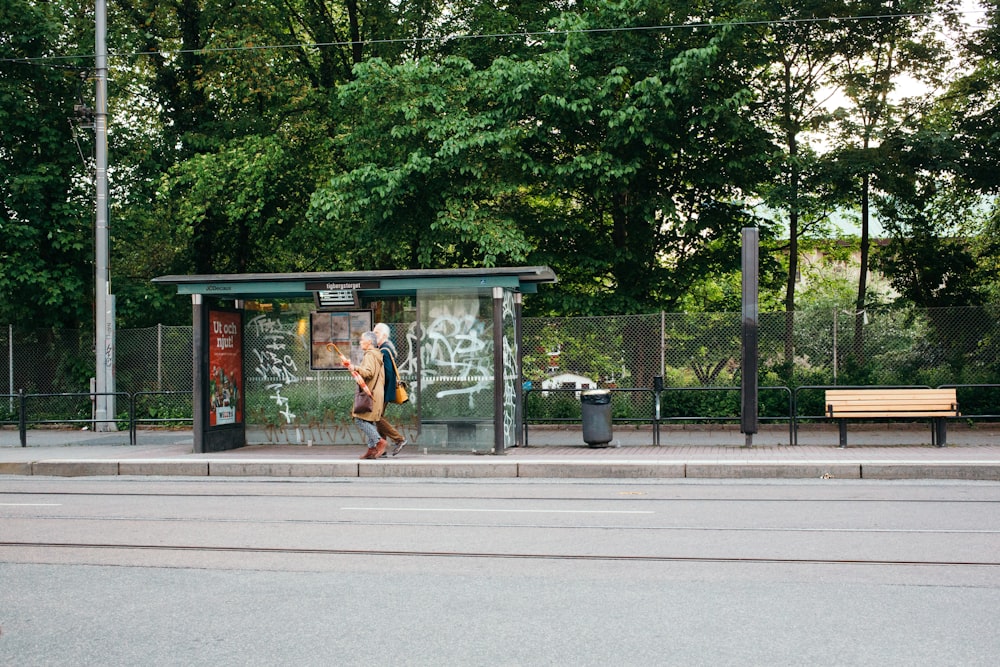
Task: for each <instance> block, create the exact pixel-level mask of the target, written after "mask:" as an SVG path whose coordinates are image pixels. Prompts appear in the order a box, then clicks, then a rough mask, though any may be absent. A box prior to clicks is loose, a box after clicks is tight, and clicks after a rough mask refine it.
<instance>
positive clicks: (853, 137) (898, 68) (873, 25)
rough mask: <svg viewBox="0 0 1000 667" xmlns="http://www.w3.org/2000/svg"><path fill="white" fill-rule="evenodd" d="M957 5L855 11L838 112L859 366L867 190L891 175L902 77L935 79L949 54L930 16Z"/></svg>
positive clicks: (908, 2) (914, 0) (943, 0)
mask: <svg viewBox="0 0 1000 667" xmlns="http://www.w3.org/2000/svg"><path fill="white" fill-rule="evenodd" d="M953 5H954V0H889V1H884V0H872V2H870V3H864V2H863V3H860V4H859V5H857V6H856V10H857V11H858V12H859V16H863V17H874V18H872V19H871V20H868V19H861V20H858V21H856V22H855V29H854V30H852V31H851V33H850V38H851V39H850V41H848V42H845V44H844V47H843V52H844V53H845V54H846V61H845V67H844V69H843V73H842V74H841V75H840V76H838V77H837V79H836V82H837V83H838V84H839V85H840V87H841V89H842V91H843V94H844V96H845V98H846V99H847V100H848V101H849V102H850V106H848V107H844V108H841V109H839V110H838V114H837V115H838V123H839V130H840V137H839V146H838V148H837V152H836V153H837V157H838V160H839V161H840V162H841V164H842V168H843V172H844V173H845V174H847V175H849V176H850V178H851V182H852V192H853V193H854V194H855V195H856V196H857V198H858V205H859V208H860V214H861V258H860V265H861V266H860V271H859V278H858V290H857V298H856V300H855V334H854V355H855V358H856V361H857V362H858V363H859V364H860V363H863V361H864V313H865V308H866V297H867V292H868V289H867V280H868V270H869V253H870V250H871V240H870V221H871V197H872V190H873V188H874V187H877V185H878V180H879V178H880V177H884V178H886V179H889V180H891V179H893V178H894V174H893V172H894V170H895V164H894V163H895V160H894V159H893V158H892V157H891V156H890V155H889V152H888V149H889V148H890V147H891V146H892V144H885V143H884V141H885V140H886V139H887V138H888V137H890V136H896V137H897V138H898V137H900V136H902V135H901V133H899V132H897V131H896V130H897V128H898V124H899V123H900V116H899V115H898V107H897V105H896V103H895V100H894V97H893V94H894V91H895V89H896V87H897V85H898V82H899V78H900V77H901V76H902V75H904V74H906V75H911V76H914V77H915V78H917V79H918V80H925V81H933V80H934V78H935V75H936V74H937V73H938V72H939V71H940V70H941V68H942V67H943V65H944V63H945V61H946V60H947V58H948V56H949V52H948V50H947V48H946V46H945V45H944V43H943V42H942V41H941V39H940V37H939V35H938V33H937V32H936V29H935V26H934V25H933V22H932V19H931V16H932V15H933V12H934V10H940V9H943V8H944V9H947V8H949V7H953Z"/></svg>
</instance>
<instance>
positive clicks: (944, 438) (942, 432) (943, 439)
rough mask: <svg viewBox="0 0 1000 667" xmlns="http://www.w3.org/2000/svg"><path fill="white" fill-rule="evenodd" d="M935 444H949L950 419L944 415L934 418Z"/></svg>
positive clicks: (940, 445)
mask: <svg viewBox="0 0 1000 667" xmlns="http://www.w3.org/2000/svg"><path fill="white" fill-rule="evenodd" d="M933 429H934V433H933V435H934V445H935V446H937V447H944V446H946V445H947V444H948V420H947V419H945V418H944V417H937V418H935V419H934V426H933Z"/></svg>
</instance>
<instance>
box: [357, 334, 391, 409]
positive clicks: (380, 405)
mask: <svg viewBox="0 0 1000 667" xmlns="http://www.w3.org/2000/svg"><path fill="white" fill-rule="evenodd" d="M356 368H357V371H358V374H359V375H361V377H363V378H364V379H365V384H367V385H368V388H369V389H371V391H372V404H373V406H374V407H373V409H372V411H371V412H354V411H351V416H353V417H357V418H358V419H364V420H365V421H367V422H377V421H378V420H379V419H381V418H382V413H384V412H385V368H384V367H383V366H382V353H381V352H379V351H378V349H376V348H370V349H368V350H365V356H364V358H363V359H362V360H361V364H360V365H359V366H357V367H356Z"/></svg>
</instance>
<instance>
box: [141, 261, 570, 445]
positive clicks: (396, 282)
mask: <svg viewBox="0 0 1000 667" xmlns="http://www.w3.org/2000/svg"><path fill="white" fill-rule="evenodd" d="M153 282H154V283H156V284H160V285H168V286H175V287H176V289H177V292H178V294H186V295H190V296H191V303H192V316H193V325H194V337H193V338H194V364H193V365H194V368H193V373H194V382H193V402H194V405H193V410H194V412H193V416H194V450H195V451H196V452H212V451H221V450H226V449H234V448H237V447H243V446H246V445H252V444H281V443H287V444H294V445H305V446H309V445H324V444H353V443H358V444H360V442H361V439H360V434H359V433H358V430H357V428H356V427H355V426H354V425H353V422H352V420H351V418H350V410H351V405H352V402H353V392H354V386H355V385H354V381H353V379H352V378H351V377H350V375H349V374H348V372H347V371H346V370H345V369H344V368H343V366H342V364H341V361H340V356H339V355H340V354H343V355H345V356H350V357H351V358H352V359H353V360H354V361H355V362H359V361H360V358H361V350H360V347H359V346H358V337H359V335H360V334H361V333H363V332H364V331H370V330H371V329H372V327H373V326H374V325H375V324H376V323H378V322H384V323H386V324H388V325H389V328H390V331H391V337H390V341H391V342H392V343H393V345H394V346H395V348H396V360H397V366H398V372H399V376H400V377H401V378H402V379H404V380H405V381H406V382H407V384H408V385H409V394H410V400H409V402H408V403H404V404H402V405H399V404H390V405H389V406H388V408H387V412H386V418H387V419H389V421H391V422H392V423H393V424H395V425H396V426H397V428H399V429H400V430H401V431H402V432H403V434H404V435H405V436H406V437H407V439H408V440H409V441H410V443H411V444H412V445H413V446H415V447H418V448H421V449H426V450H428V451H431V450H433V451H442V450H444V451H456V452H457V451H466V452H468V451H472V452H480V453H494V454H502V453H503V452H504V450H505V449H507V448H509V447H514V446H517V445H518V444H520V442H519V440H520V438H521V434H522V433H523V429H522V428H521V423H522V413H521V407H522V406H521V350H520V332H521V326H520V325H521V298H522V295H523V294H531V293H535V292H537V291H538V286H539V285H542V284H546V283H555V282H556V276H555V273H554V272H553V271H552V270H551V269H549V268H548V267H537V266H534V267H513V268H484V269H417V270H404V271H345V272H329V273H324V272H310V273H253V274H223V275H172V276H161V277H158V278H154V279H153Z"/></svg>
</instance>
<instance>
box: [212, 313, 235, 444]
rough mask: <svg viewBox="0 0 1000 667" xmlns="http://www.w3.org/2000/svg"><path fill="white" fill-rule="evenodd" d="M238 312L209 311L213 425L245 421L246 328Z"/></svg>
mask: <svg viewBox="0 0 1000 667" xmlns="http://www.w3.org/2000/svg"><path fill="white" fill-rule="evenodd" d="M240 318H241V314H240V313H238V312H229V311H215V310H210V311H209V312H208V387H209V397H208V401H209V410H208V412H209V415H208V425H209V426H222V425H225V424H242V423H243V329H242V322H241V319H240Z"/></svg>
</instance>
